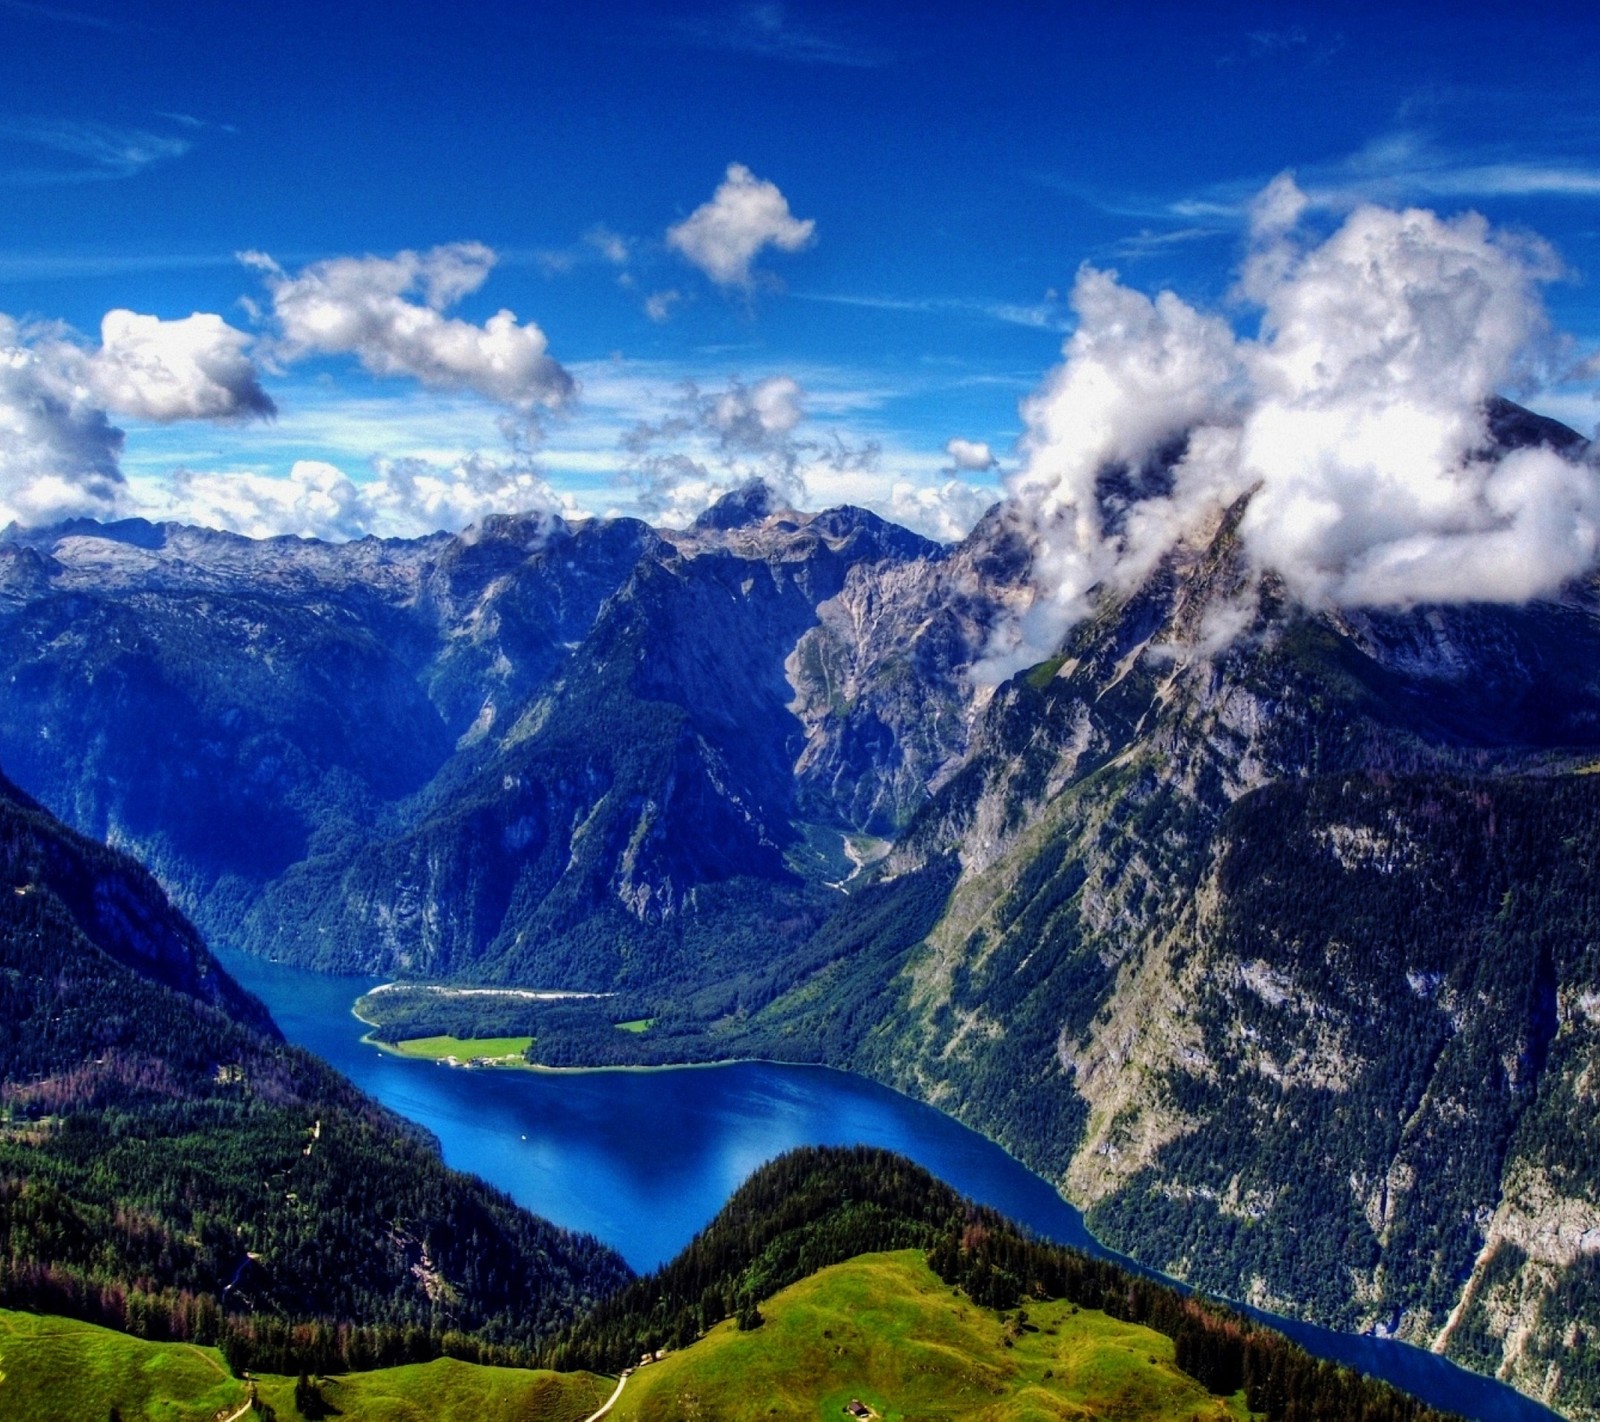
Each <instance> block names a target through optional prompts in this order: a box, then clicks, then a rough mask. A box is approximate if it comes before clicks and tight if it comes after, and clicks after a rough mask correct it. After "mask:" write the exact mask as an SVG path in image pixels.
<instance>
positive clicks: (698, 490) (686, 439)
mask: <svg viewBox="0 0 1600 1422" xmlns="http://www.w3.org/2000/svg"><path fill="white" fill-rule="evenodd" d="M805 398H806V392H805V390H804V389H803V387H802V386H801V385H800V383H799V381H797V380H795V379H794V378H793V377H792V376H788V375H774V376H769V377H767V378H766V379H764V380H758V381H757V382H756V383H755V384H753V385H747V384H745V383H744V382H743V381H741V380H737V379H735V380H731V381H729V382H728V384H727V386H726V387H724V388H723V389H721V390H709V391H708V390H702V389H701V388H700V387H699V386H698V385H696V384H694V383H693V382H688V383H685V384H684V385H683V386H682V387H680V389H679V393H678V397H677V399H676V400H675V401H674V402H673V404H672V407H671V409H670V410H669V411H668V413H667V414H666V415H665V416H663V418H661V419H660V420H656V421H641V422H640V423H638V424H636V425H635V426H633V428H632V429H630V430H629V431H628V432H627V433H626V434H625V435H624V436H623V439H622V447H623V450H624V452H625V454H626V459H627V463H626V467H625V469H624V471H623V473H622V475H621V477H620V482H621V483H622V484H623V485H624V486H625V487H627V488H629V489H632V490H633V491H634V500H635V502H636V503H637V505H638V507H639V509H640V510H641V511H642V512H644V513H646V514H648V515H651V516H656V517H660V518H661V519H662V520H663V521H665V522H667V523H686V522H688V521H689V520H691V519H692V518H694V517H695V515H697V514H698V513H700V512H701V511H702V510H704V509H705V508H707V507H709V506H710V505H711V504H713V503H715V502H716V501H717V499H719V498H721V497H722V495H723V494H726V493H730V492H731V491H732V490H734V489H738V488H742V487H743V486H744V485H746V484H749V483H750V482H751V481H752V480H755V479H760V480H763V481H764V482H765V483H767V484H768V485H769V486H771V488H772V490H773V492H774V493H775V494H777V496H778V499H779V501H780V502H783V503H787V504H789V505H790V506H792V507H794V508H805V507H808V506H810V504H811V503H812V499H811V495H810V493H809V491H808V483H809V482H810V481H811V480H814V479H816V478H818V477H823V476H826V475H828V474H843V473H849V472H857V471H863V470H869V469H872V468H874V467H875V466H876V464H877V460H878V455H879V452H880V451H879V448H878V446H877V444H876V443H874V442H873V441H871V440H867V441H863V442H860V443H855V442H853V441H851V440H847V439H845V438H844V437H843V436H842V435H841V434H839V433H838V432H837V431H833V432H830V433H825V434H816V435H813V434H805V433H802V432H801V428H800V427H801V426H802V425H803V424H804V423H805V421H806V411H805Z"/></svg>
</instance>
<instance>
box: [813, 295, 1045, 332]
mask: <svg viewBox="0 0 1600 1422" xmlns="http://www.w3.org/2000/svg"><path fill="white" fill-rule="evenodd" d="M794 296H795V298H796V299H797V300H800V301H819V302H824V303H826V304H827V305H829V306H859V307H862V308H864V309H866V310H868V311H905V312H908V313H912V314H921V315H929V316H948V315H952V314H955V315H967V316H974V317H978V318H981V319H983V320H989V321H998V322H1000V323H1001V324H1003V325H1007V326H1026V327H1028V328H1029V329H1030V330H1035V331H1065V330H1067V329H1068V328H1069V326H1070V322H1069V321H1068V320H1067V314H1066V310H1065V308H1064V307H1063V306H1062V305H1061V303H1060V302H1059V301H1058V300H1057V299H1056V297H1055V294H1054V293H1053V292H1052V293H1048V294H1047V295H1046V297H1045V299H1044V300H1043V301H1036V302H1026V301H984V300H981V299H979V298H976V297H966V296H880V295H874V294H871V293H858V292H837V291H797V292H795V293H794Z"/></svg>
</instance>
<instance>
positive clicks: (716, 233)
mask: <svg viewBox="0 0 1600 1422" xmlns="http://www.w3.org/2000/svg"><path fill="white" fill-rule="evenodd" d="M816 227H817V224H816V223H815V222H814V221H812V220H811V219H809V218H807V219H806V220H805V221H801V220H800V219H798V218H796V217H795V215H794V214H793V213H792V212H790V211H789V201H788V199H787V198H785V197H784V195H783V194H782V193H781V192H779V191H778V188H777V186H776V185H775V184H773V183H769V182H764V181H763V180H761V179H760V178H757V177H756V175H755V174H754V173H752V172H751V171H750V170H749V169H748V168H746V167H745V166H744V165H743V164H742V163H730V164H729V165H728V173H727V176H726V177H725V178H724V179H723V181H722V183H721V185H720V186H719V187H718V188H717V191H716V193H715V194H714V195H713V196H712V198H711V200H710V201H709V202H706V203H702V204H701V205H700V206H699V207H697V208H696V209H695V210H694V211H693V212H692V213H690V214H689V216H688V217H686V218H685V219H684V220H683V221H682V222H680V223H678V224H677V225H676V226H673V227H669V228H668V229H667V245H668V246H670V247H672V248H674V249H676V250H677V251H678V252H680V253H681V254H682V255H683V256H684V257H685V258H686V259H687V260H688V261H689V262H691V263H692V264H693V265H694V266H696V267H698V268H699V269H700V270H701V271H703V272H704V273H705V274H706V275H707V276H708V277H710V278H711V280H712V281H714V282H716V283H717V285H718V286H724V287H737V288H740V289H743V290H749V289H750V287H751V286H752V284H753V277H752V274H751V264H752V263H753V262H754V261H755V259H756V257H757V256H759V255H760V253H761V251H762V249H763V248H766V247H776V248H777V249H778V250H779V251H781V252H798V251H800V250H801V248H803V247H807V246H810V244H811V242H812V240H813V238H814V237H815V235H816Z"/></svg>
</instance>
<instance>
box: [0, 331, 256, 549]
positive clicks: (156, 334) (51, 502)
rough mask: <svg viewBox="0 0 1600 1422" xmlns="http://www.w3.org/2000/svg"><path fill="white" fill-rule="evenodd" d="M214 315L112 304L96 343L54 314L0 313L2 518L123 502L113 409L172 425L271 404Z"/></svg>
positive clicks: (111, 510)
mask: <svg viewBox="0 0 1600 1422" xmlns="http://www.w3.org/2000/svg"><path fill="white" fill-rule="evenodd" d="M249 342H250V338H249V337H248V336H247V335H246V334H245V333H244V332H242V331H237V330H235V329H234V328H233V327H231V326H229V325H228V324H227V323H226V322H225V321H223V320H222V318H221V317H220V316H213V315H204V314H200V313H196V314H195V315H193V316H188V317H185V318H184V319H183V320H181V321H162V320H160V319H158V318H157V317H154V316H143V315H140V314H138V313H137V312H133V311H112V312H110V313H108V314H107V315H106V317H105V320H104V321H103V322H102V325H101V342H100V344H99V345H98V346H94V345H92V344H90V343H89V342H88V341H87V340H85V339H84V338H83V337H81V336H80V335H78V334H77V333H76V332H74V331H72V330H71V329H69V328H68V327H66V326H64V325H61V324H59V323H45V324H35V325H30V326H24V325H21V324H19V323H18V322H16V321H15V320H13V319H11V318H10V317H7V316H0V519H4V520H11V519H15V520H17V521H18V522H20V523H24V524H40V523H49V522H53V521H55V520H57V519H61V518H70V517H77V516H84V515H87V516H96V517H105V516H110V515H116V514H119V513H121V512H124V511H125V506H126V486H125V482H124V479H123V476H122V470H121V466H120V457H121V453H122V448H123V442H124V437H123V432H122V431H121V430H120V429H118V428H117V427H116V426H115V425H114V424H113V423H112V416H128V417H132V418H135V419H143V420H154V421H158V422H161V423H171V422H173V421H176V420H198V419H205V420H240V419H249V418H251V417H255V416H266V415H270V414H272V412H273V405H272V401H271V400H270V399H269V398H268V396H267V394H266V392H265V391H264V390H263V389H262V388H261V384H260V380H259V378H258V376H257V373H256V368H255V366H254V364H253V363H252V362H251V360H250V357H249V356H248V354H247V353H246V351H247V347H248V346H249Z"/></svg>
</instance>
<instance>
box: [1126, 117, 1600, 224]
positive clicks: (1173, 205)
mask: <svg viewBox="0 0 1600 1422" xmlns="http://www.w3.org/2000/svg"><path fill="white" fill-rule="evenodd" d="M1295 180H1296V181H1297V182H1298V183H1299V185H1300V187H1301V189H1302V190H1303V191H1304V193H1305V196H1306V200H1307V202H1308V204H1309V205H1310V206H1311V207H1312V208H1313V209H1322V210H1324V211H1332V212H1347V211H1349V210H1351V209H1352V208H1355V207H1358V206H1360V205H1361V204H1362V203H1366V202H1382V203H1389V204H1394V203H1403V202H1419V201H1420V202H1427V201H1439V200H1441V199H1443V200H1450V199H1465V200H1478V201H1484V200H1492V199H1495V198H1527V197H1551V198H1574V199H1579V200H1592V199H1595V198H1600V165H1597V164H1595V163H1593V162H1590V161H1588V160H1587V159H1582V158H1566V157H1549V156H1544V155H1540V154H1532V153H1525V152H1517V151H1514V150H1511V149H1510V148H1502V149H1495V150H1493V151H1490V150H1486V149H1484V148H1481V147H1470V146H1452V145H1450V144H1447V143H1442V142H1440V141H1438V140H1436V139H1434V138H1432V137H1430V136H1429V135H1427V134H1426V133H1422V132H1419V131H1416V130H1401V131H1398V132H1394V133H1387V134H1383V135H1381V136H1380V137H1378V138H1375V139H1373V140H1372V141H1371V142H1370V143H1368V144H1366V145H1365V146H1364V147H1362V148H1360V149H1358V150H1356V151H1355V152H1354V153H1350V154H1346V155H1345V156H1343V157H1341V158H1336V159H1334V160H1333V161H1331V162H1326V163H1312V164H1305V165H1302V166H1300V167H1298V168H1296V170H1295ZM1262 183H1263V179H1262V178H1261V176H1260V175H1252V176H1249V177H1244V178H1239V179H1235V180H1232V181H1229V182H1226V183H1218V184H1214V185H1212V186H1211V187H1208V188H1205V189H1202V190H1201V191H1200V192H1197V193H1192V194H1188V195H1186V196H1184V197H1182V198H1179V199H1177V200H1175V201H1171V202H1169V203H1167V204H1166V210H1167V212H1168V213H1169V214H1170V215H1171V216H1172V217H1175V218H1178V219H1181V220H1186V221H1194V220H1208V221H1216V220H1220V219H1226V220H1231V221H1233V222H1234V223H1236V224H1237V225H1239V226H1241V227H1242V226H1243V225H1245V223H1246V222H1247V221H1248V218H1249V215H1250V203H1251V199H1252V197H1253V195H1254V194H1255V193H1256V192H1258V191H1259V190H1260V188H1261V186H1262ZM1152 206H1154V205H1153V204H1133V205H1132V208H1133V209H1134V210H1138V211H1141V212H1143V213H1149V211H1150V209H1151V207H1152Z"/></svg>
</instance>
